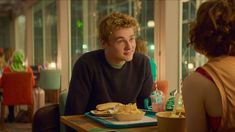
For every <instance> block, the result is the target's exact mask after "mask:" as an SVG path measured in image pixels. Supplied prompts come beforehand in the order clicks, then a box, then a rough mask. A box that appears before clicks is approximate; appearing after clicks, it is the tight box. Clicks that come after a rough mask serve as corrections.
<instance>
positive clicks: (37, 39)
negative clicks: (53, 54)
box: [34, 10, 44, 65]
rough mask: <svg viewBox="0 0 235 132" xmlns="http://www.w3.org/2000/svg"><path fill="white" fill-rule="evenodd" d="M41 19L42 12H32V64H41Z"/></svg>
mask: <svg viewBox="0 0 235 132" xmlns="http://www.w3.org/2000/svg"><path fill="white" fill-rule="evenodd" d="M43 47H44V46H43V17H42V10H38V11H36V12H34V64H35V65H39V64H43Z"/></svg>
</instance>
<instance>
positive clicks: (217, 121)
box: [196, 67, 221, 132]
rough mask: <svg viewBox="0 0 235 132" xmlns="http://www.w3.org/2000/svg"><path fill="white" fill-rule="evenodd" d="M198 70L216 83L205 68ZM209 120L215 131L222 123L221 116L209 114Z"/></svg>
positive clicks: (197, 70)
mask: <svg viewBox="0 0 235 132" xmlns="http://www.w3.org/2000/svg"><path fill="white" fill-rule="evenodd" d="M196 72H198V73H200V74H201V75H202V76H204V77H206V78H207V79H209V80H211V81H212V82H213V83H214V81H213V79H212V78H211V76H210V75H209V74H208V73H207V72H206V71H205V70H204V69H203V68H201V67H199V68H197V69H196ZM207 122H208V125H209V126H210V128H211V130H212V131H213V132H215V131H216V130H217V129H218V127H219V125H220V122H221V117H211V116H209V115H207Z"/></svg>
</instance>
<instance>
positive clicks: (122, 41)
mask: <svg viewBox="0 0 235 132" xmlns="http://www.w3.org/2000/svg"><path fill="white" fill-rule="evenodd" d="M116 42H117V43H124V42H125V40H123V39H120V40H117V41H116Z"/></svg>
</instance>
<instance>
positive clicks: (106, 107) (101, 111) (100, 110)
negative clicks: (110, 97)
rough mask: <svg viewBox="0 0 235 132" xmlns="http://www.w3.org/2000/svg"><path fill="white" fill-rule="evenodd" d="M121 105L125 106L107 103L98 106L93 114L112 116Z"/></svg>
mask: <svg viewBox="0 0 235 132" xmlns="http://www.w3.org/2000/svg"><path fill="white" fill-rule="evenodd" d="M120 105H123V104H122V103H118V102H107V103H103V104H98V105H97V106H96V110H92V111H91V113H92V114H93V115H96V116H110V115H111V114H113V113H115V111H116V109H115V108H116V107H117V106H120Z"/></svg>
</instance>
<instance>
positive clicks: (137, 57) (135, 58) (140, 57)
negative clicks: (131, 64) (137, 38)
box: [133, 52, 149, 61]
mask: <svg viewBox="0 0 235 132" xmlns="http://www.w3.org/2000/svg"><path fill="white" fill-rule="evenodd" d="M133 61H149V58H148V57H147V56H146V55H143V54H141V53H137V52H136V53H134V55H133Z"/></svg>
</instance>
